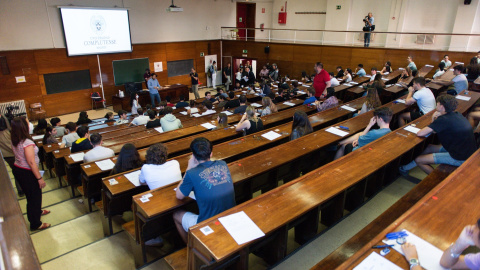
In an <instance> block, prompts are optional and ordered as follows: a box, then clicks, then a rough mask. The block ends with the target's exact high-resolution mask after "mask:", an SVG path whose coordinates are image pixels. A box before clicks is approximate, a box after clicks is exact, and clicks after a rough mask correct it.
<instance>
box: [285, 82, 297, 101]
mask: <svg viewBox="0 0 480 270" xmlns="http://www.w3.org/2000/svg"><path fill="white" fill-rule="evenodd" d="M297 92H298V81H292V88H291V89H290V90H287V96H288V99H292V98H294V97H295V96H296V95H297Z"/></svg>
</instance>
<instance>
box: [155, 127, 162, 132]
mask: <svg viewBox="0 0 480 270" xmlns="http://www.w3.org/2000/svg"><path fill="white" fill-rule="evenodd" d="M154 129H155V130H156V131H158V132H160V133H163V128H162V127H156V128H154Z"/></svg>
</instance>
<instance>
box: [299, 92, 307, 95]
mask: <svg viewBox="0 0 480 270" xmlns="http://www.w3.org/2000/svg"><path fill="white" fill-rule="evenodd" d="M297 93H299V94H302V95H305V94H306V93H305V92H303V91H297Z"/></svg>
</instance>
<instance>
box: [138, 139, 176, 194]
mask: <svg viewBox="0 0 480 270" xmlns="http://www.w3.org/2000/svg"><path fill="white" fill-rule="evenodd" d="M167 156H168V152H167V147H166V146H165V145H163V144H162V143H157V144H154V145H152V146H150V147H149V148H148V150H147V155H146V156H145V159H146V161H145V164H144V165H143V166H142V170H141V172H140V176H139V180H140V183H141V184H142V185H148V188H150V190H152V189H156V188H159V187H163V186H166V185H169V184H171V183H174V182H177V181H180V180H182V172H181V171H180V163H178V161H176V160H170V161H167Z"/></svg>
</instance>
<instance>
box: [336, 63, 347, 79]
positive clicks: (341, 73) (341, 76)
mask: <svg viewBox="0 0 480 270" xmlns="http://www.w3.org/2000/svg"><path fill="white" fill-rule="evenodd" d="M343 76H345V75H344V73H343V69H342V66H338V67H337V75H335V78H337V79H342V78H343Z"/></svg>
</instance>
